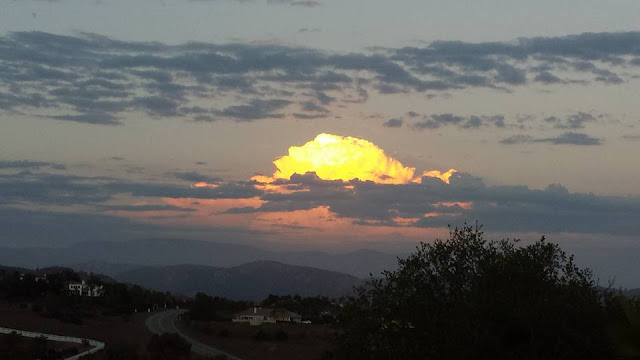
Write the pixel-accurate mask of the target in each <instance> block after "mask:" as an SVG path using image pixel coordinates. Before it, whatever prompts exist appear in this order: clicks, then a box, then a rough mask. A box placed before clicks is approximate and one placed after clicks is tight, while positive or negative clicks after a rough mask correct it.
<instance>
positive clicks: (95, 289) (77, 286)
mask: <svg viewBox="0 0 640 360" xmlns="http://www.w3.org/2000/svg"><path fill="white" fill-rule="evenodd" d="M69 294H70V295H78V296H89V297H98V296H102V295H104V286H103V285H94V286H90V285H89V284H87V283H86V282H85V281H84V280H82V282H80V283H69Z"/></svg>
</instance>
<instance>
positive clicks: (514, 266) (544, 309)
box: [334, 225, 612, 359]
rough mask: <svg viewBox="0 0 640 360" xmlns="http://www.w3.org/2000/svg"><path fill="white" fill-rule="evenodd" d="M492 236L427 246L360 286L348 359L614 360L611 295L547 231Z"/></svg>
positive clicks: (457, 235)
mask: <svg viewBox="0 0 640 360" xmlns="http://www.w3.org/2000/svg"><path fill="white" fill-rule="evenodd" d="M516 242H517V240H502V241H487V240H485V239H484V237H483V233H482V231H481V229H480V227H479V226H477V225H476V226H475V227H471V226H465V227H464V228H462V229H455V230H452V231H451V233H450V238H449V239H448V240H446V241H440V240H437V241H435V242H434V243H433V244H425V243H422V244H421V245H420V246H419V247H418V248H417V251H416V252H415V253H413V254H411V255H410V256H409V257H407V258H406V259H401V260H399V268H398V270H396V271H387V272H385V273H384V278H382V279H372V280H370V281H369V282H368V283H367V285H365V286H363V287H360V288H359V289H357V292H356V295H355V296H353V297H351V298H350V299H349V300H348V301H347V303H346V305H345V307H344V311H343V312H342V313H341V316H340V318H339V328H340V329H341V334H340V335H341V336H339V338H338V345H337V348H336V351H335V354H334V355H335V356H336V358H338V359H472V358H473V359H483V358H487V359H606V358H610V357H611V352H612V351H611V346H610V344H609V341H608V339H607V335H606V329H605V327H606V326H605V323H606V318H605V313H604V306H603V302H602V296H601V292H600V291H599V289H598V288H597V286H596V285H595V283H594V281H593V280H592V278H591V273H590V271H589V270H583V269H580V268H578V267H577V266H576V265H575V264H574V261H573V257H567V255H566V254H565V253H564V252H563V251H562V250H561V249H560V247H559V246H558V245H555V244H551V243H548V242H546V241H545V239H544V237H543V238H542V239H541V240H540V241H538V242H536V243H534V244H532V245H529V246H523V247H520V246H516Z"/></svg>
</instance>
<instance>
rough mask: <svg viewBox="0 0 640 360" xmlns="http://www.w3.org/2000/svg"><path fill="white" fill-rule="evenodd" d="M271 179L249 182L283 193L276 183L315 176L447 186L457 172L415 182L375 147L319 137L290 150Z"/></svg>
mask: <svg viewBox="0 0 640 360" xmlns="http://www.w3.org/2000/svg"><path fill="white" fill-rule="evenodd" d="M273 164H274V165H275V166H276V169H277V170H276V171H275V172H274V174H273V176H264V175H256V176H254V177H252V178H251V180H253V181H255V182H257V183H259V184H260V185H258V187H259V188H261V189H264V190H283V189H282V187H281V186H279V185H278V184H273V183H274V182H275V181H276V180H277V179H283V180H289V179H291V176H293V175H294V174H299V175H304V174H306V173H315V174H316V175H317V177H318V178H319V179H321V180H342V181H349V180H353V179H358V180H360V181H372V182H374V183H377V184H408V183H410V182H414V183H420V182H422V177H432V178H437V179H440V180H442V181H443V182H445V183H447V184H448V183H449V178H450V177H451V175H453V174H454V173H456V172H457V170H455V169H449V170H448V171H446V172H444V173H443V172H440V171H439V170H431V171H425V172H423V173H422V174H421V175H420V176H419V177H417V178H414V173H415V170H416V169H415V168H414V167H409V166H404V165H403V164H402V163H401V162H400V161H398V160H396V159H394V158H393V157H391V156H389V155H387V154H385V152H384V150H382V149H381V148H379V147H378V146H376V145H375V144H374V143H372V142H370V141H368V140H364V139H359V138H355V137H351V136H340V135H332V134H327V133H322V134H319V135H318V136H316V137H315V139H313V140H311V141H309V142H307V143H306V144H304V145H302V146H292V147H290V148H289V154H288V155H284V156H282V157H280V158H279V159H277V160H276V161H274V162H273Z"/></svg>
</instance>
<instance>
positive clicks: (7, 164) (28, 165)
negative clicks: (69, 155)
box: [0, 160, 66, 170]
mask: <svg viewBox="0 0 640 360" xmlns="http://www.w3.org/2000/svg"><path fill="white" fill-rule="evenodd" d="M43 167H50V168H52V169H55V170H64V169H66V166H65V165H63V164H58V163H51V162H48V161H32V160H0V169H40V168H43Z"/></svg>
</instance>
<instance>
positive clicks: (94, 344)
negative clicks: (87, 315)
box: [0, 327, 104, 360]
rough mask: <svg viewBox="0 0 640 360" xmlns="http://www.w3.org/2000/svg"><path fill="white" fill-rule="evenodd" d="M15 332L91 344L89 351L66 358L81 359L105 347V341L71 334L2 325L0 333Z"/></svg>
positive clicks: (34, 336) (35, 336)
mask: <svg viewBox="0 0 640 360" xmlns="http://www.w3.org/2000/svg"><path fill="white" fill-rule="evenodd" d="M13 332H15V333H17V334H18V335H20V336H25V337H31V338H37V337H44V338H45V339H47V340H51V341H61V342H69V343H74V344H83V343H86V344H89V345H91V346H92V348H91V349H89V350H87V351H85V352H83V353H80V354H77V355H73V356H71V357H68V358H66V359H65V360H76V359H79V358H80V357H81V356H85V355H88V354H93V353H95V352H98V351H100V350H102V349H104V343H103V342H100V341H96V340H91V339H83V338H77V337H71V336H62V335H52V334H43V333H37V332H33V331H24V330H18V329H10V328H4V327H0V334H11V333H13Z"/></svg>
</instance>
